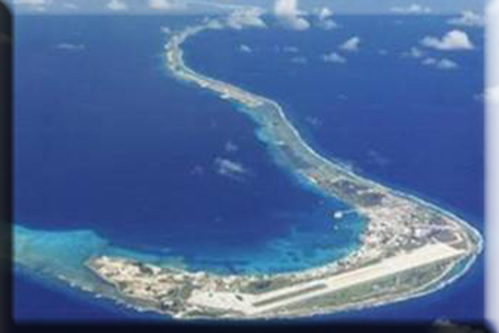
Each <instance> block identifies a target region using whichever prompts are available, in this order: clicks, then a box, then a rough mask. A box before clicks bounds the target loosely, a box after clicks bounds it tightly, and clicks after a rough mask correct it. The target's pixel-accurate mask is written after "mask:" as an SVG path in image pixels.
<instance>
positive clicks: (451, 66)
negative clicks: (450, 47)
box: [436, 59, 459, 69]
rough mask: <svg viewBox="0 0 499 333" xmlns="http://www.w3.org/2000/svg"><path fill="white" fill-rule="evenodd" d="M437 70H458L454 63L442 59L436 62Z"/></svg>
mask: <svg viewBox="0 0 499 333" xmlns="http://www.w3.org/2000/svg"><path fill="white" fill-rule="evenodd" d="M436 67H437V68H438V69H455V68H458V67H459V66H458V65H457V63H456V62H455V61H452V60H449V59H442V60H440V61H439V62H437V66H436Z"/></svg>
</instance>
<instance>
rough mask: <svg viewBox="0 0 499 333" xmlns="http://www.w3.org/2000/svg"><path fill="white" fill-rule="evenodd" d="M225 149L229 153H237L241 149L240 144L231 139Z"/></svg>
mask: <svg viewBox="0 0 499 333" xmlns="http://www.w3.org/2000/svg"><path fill="white" fill-rule="evenodd" d="M224 149H225V151H226V152H228V153H237V152H238V151H239V146H238V145H236V144H235V143H234V142H232V141H230V140H229V141H227V142H226V143H225V146H224Z"/></svg>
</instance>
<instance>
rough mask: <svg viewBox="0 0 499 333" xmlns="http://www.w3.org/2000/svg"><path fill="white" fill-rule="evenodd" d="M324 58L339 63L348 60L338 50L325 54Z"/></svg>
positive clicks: (326, 60)
mask: <svg viewBox="0 0 499 333" xmlns="http://www.w3.org/2000/svg"><path fill="white" fill-rule="evenodd" d="M322 60H323V61H324V62H332V63H337V64H344V63H346V62H347V59H346V58H345V57H343V56H341V55H339V54H338V53H336V52H331V53H329V54H325V55H323V56H322Z"/></svg>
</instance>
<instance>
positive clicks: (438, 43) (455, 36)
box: [421, 30, 473, 51]
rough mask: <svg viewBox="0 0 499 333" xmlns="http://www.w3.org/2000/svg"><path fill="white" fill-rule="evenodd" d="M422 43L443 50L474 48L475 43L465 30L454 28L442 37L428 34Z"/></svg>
mask: <svg viewBox="0 0 499 333" xmlns="http://www.w3.org/2000/svg"><path fill="white" fill-rule="evenodd" d="M421 45H423V46H426V47H429V48H434V49H437V50H441V51H453V50H472V49H473V43H472V42H471V40H470V38H469V37H468V35H467V34H466V33H465V32H464V31H460V30H452V31H450V32H448V33H447V34H446V35H445V36H443V37H442V38H437V37H431V36H427V37H425V38H423V39H422V40H421Z"/></svg>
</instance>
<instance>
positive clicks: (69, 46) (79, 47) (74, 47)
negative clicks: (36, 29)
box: [57, 43, 86, 51]
mask: <svg viewBox="0 0 499 333" xmlns="http://www.w3.org/2000/svg"><path fill="white" fill-rule="evenodd" d="M57 48H58V49H59V50H66V51H83V50H85V49H86V46H85V44H73V43H61V44H59V45H57Z"/></svg>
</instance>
